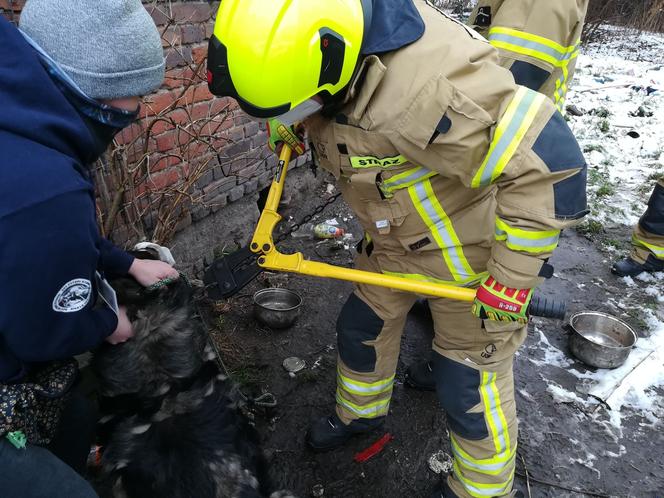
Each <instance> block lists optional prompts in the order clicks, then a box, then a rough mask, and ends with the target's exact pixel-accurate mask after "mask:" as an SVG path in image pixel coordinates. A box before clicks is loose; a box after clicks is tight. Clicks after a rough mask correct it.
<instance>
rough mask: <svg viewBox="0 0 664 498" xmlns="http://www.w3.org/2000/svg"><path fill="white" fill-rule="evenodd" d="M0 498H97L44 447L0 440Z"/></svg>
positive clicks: (66, 466)
mask: <svg viewBox="0 0 664 498" xmlns="http://www.w3.org/2000/svg"><path fill="white" fill-rule="evenodd" d="M0 469H2V471H1V472H0V495H2V498H96V497H97V494H96V493H95V492H94V490H93V489H92V486H90V484H89V483H88V482H87V481H85V479H83V478H82V477H81V476H80V475H78V474H77V473H76V472H74V470H73V469H72V468H71V467H69V466H68V465H66V464H65V463H64V462H62V461H61V460H59V459H58V458H57V457H56V456H55V455H53V454H52V453H51V452H50V451H48V450H47V449H45V448H41V447H39V446H32V445H28V446H27V447H26V448H25V449H17V448H15V447H14V446H12V444H11V443H10V442H9V441H7V440H6V439H5V438H0Z"/></svg>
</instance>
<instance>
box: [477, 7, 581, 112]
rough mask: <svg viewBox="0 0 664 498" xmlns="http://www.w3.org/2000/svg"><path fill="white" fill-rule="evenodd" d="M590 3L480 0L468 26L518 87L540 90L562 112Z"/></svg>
mask: <svg viewBox="0 0 664 498" xmlns="http://www.w3.org/2000/svg"><path fill="white" fill-rule="evenodd" d="M588 1H589V0H558V1H555V2H552V1H550V0H539V1H537V0H480V1H479V2H478V4H477V6H476V7H475V10H474V11H473V13H472V14H471V16H470V25H471V26H472V27H473V28H474V29H475V30H476V31H477V32H479V33H480V34H482V35H483V36H484V37H485V38H487V39H488V40H489V42H490V43H491V44H492V45H493V46H494V47H496V48H497V49H498V51H499V53H500V65H501V66H503V67H506V68H508V69H509V70H510V71H511V72H512V74H513V75H514V80H515V81H516V83H517V85H523V86H527V87H528V88H530V89H532V90H535V91H538V92H540V93H543V94H544V95H546V96H547V97H549V98H551V99H552V100H553V102H554V103H555V105H556V107H557V108H558V110H559V111H560V112H563V110H564V106H565V97H566V95H567V90H568V86H569V83H570V82H571V81H572V77H573V76H574V69H575V67H576V59H577V56H578V54H579V44H580V42H581V32H582V31H583V22H584V20H585V17H586V12H587V10H588Z"/></svg>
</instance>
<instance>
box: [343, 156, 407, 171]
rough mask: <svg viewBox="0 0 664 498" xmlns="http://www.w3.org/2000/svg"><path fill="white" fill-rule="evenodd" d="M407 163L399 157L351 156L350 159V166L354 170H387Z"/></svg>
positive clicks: (403, 158)
mask: <svg viewBox="0 0 664 498" xmlns="http://www.w3.org/2000/svg"><path fill="white" fill-rule="evenodd" d="M407 162H408V159H406V158H405V157H403V156H401V155H399V156H393V157H374V156H361V157H360V156H352V157H351V158H350V165H351V166H352V167H353V168H356V169H362V168H389V167H391V166H401V165H402V164H404V163H407Z"/></svg>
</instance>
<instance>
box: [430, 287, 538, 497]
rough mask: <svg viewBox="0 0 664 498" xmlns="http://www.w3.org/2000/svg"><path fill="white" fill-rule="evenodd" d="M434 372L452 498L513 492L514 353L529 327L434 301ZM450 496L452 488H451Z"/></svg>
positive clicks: (514, 435)
mask: <svg viewBox="0 0 664 498" xmlns="http://www.w3.org/2000/svg"><path fill="white" fill-rule="evenodd" d="M430 305H431V310H432V314H433V317H434V323H435V330H436V336H435V339H434V344H433V349H434V359H433V372H434V376H435V378H436V384H437V385H436V389H437V392H438V397H439V400H440V403H441V406H442V407H443V409H444V410H445V411H446V414H447V421H448V426H449V430H450V431H449V432H450V438H451V443H452V452H453V456H454V469H453V472H452V474H451V475H450V476H449V477H448V480H447V486H448V487H449V490H450V491H451V492H452V493H454V495H453V496H452V497H448V496H447V495H445V498H455V497H458V498H469V497H482V496H487V497H503V496H512V483H513V479H514V468H515V460H514V458H515V455H516V446H517V418H516V405H515V401H514V378H513V373H512V362H513V356H514V353H515V352H516V350H517V349H518V347H519V346H520V345H521V344H522V343H523V341H524V339H525V337H526V327H525V326H522V325H519V324H501V323H498V322H491V321H488V320H487V321H484V322H483V321H482V320H479V319H477V318H475V317H474V316H472V315H471V313H470V304H469V303H460V302H452V301H446V300H442V299H436V300H431V301H430ZM448 494H449V492H448Z"/></svg>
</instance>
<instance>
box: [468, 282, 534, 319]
mask: <svg viewBox="0 0 664 498" xmlns="http://www.w3.org/2000/svg"><path fill="white" fill-rule="evenodd" d="M532 297H533V289H514V288H510V287H505V286H504V285H502V284H500V283H499V282H498V281H496V279H495V278H493V277H492V276H490V275H489V276H488V277H486V278H484V280H482V283H481V284H480V288H479V289H477V294H476V295H475V301H474V302H473V308H472V313H473V315H475V316H476V317H478V318H481V319H483V320H486V319H489V320H494V321H498V322H519V323H522V324H524V325H525V324H526V323H528V314H527V312H528V305H529V304H530V300H531V298H532Z"/></svg>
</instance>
